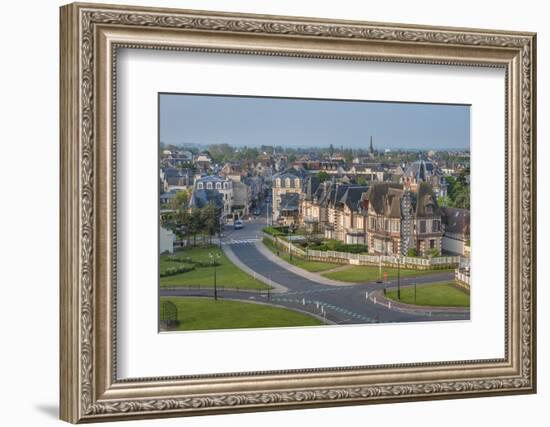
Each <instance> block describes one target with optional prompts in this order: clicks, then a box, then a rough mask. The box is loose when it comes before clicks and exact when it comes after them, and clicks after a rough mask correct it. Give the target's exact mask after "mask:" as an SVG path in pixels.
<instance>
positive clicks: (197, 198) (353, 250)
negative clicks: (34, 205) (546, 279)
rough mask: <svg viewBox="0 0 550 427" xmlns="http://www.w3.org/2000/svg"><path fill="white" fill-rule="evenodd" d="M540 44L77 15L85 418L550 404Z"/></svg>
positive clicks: (70, 63)
mask: <svg viewBox="0 0 550 427" xmlns="http://www.w3.org/2000/svg"><path fill="white" fill-rule="evenodd" d="M535 41H536V37H535V34H533V33H519V32H508V31H495V30H479V29H461V28H460V29H459V28H437V27H422V26H412V25H402V24H381V23H369V22H353V21H329V20H321V19H313V18H296V17H281V16H263V15H243V14H230V13H217V12H204V11H189V10H174V9H157V8H141V7H126V6H124V7H123V6H110V5H93V4H71V5H67V6H63V7H62V8H61V49H60V51H61V85H60V87H61V94H60V96H61V112H60V122H61V130H60V133H61V165H62V169H61V170H62V172H61V208H60V211H61V238H60V241H61V283H60V286H61V289H60V292H61V303H60V306H61V313H60V324H61V351H60V372H61V378H60V382H61V418H62V419H63V420H66V421H69V422H72V423H78V422H91V421H108V420H119V419H120V420H122V419H130V418H154V417H169V416H186V415H187V416H188V415H201V414H216V413H227V412H243V411H260V410H262V411H263V410H281V409H287V408H288V409H290V408H308V407H320V406H330V405H352V404H370V403H386V402H400V401H411V400H430V399H443V398H462V397H479V396H487V395H496V394H520V393H534V392H535V391H536V331H535V326H536V317H535V316H536V299H535V296H536V292H535V291H536V287H535V282H536V253H535V247H536V245H535V236H536V217H535V216H536V182H535V176H536V174H535V158H536V157H535V156H536V145H535V136H536V135H535V131H536V128H535V122H536V117H535V105H536V102H535V93H536V91H535V82H536V78H535V71H536V62H535V59H536V45H535Z"/></svg>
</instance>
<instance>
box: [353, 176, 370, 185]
mask: <svg viewBox="0 0 550 427" xmlns="http://www.w3.org/2000/svg"><path fill="white" fill-rule="evenodd" d="M355 181H356V182H357V184H359V185H367V178H365V177H364V176H363V175H359V176H358V177H357V178H356V179H355Z"/></svg>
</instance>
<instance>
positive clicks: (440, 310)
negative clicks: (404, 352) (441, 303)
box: [369, 285, 470, 316]
mask: <svg viewBox="0 0 550 427" xmlns="http://www.w3.org/2000/svg"><path fill="white" fill-rule="evenodd" d="M419 286H421V285H419ZM394 289H396V288H394V287H392V288H388V290H394ZM369 300H370V301H372V302H373V303H375V304H380V305H383V306H384V307H386V308H388V309H389V310H394V311H400V312H403V313H411V314H420V315H428V316H432V315H436V316H437V315H440V314H468V313H470V308H464V307H431V306H421V305H413V304H406V303H404V302H399V301H395V300H393V299H389V298H386V297H385V296H384V290H383V289H378V290H376V291H373V292H371V293H370V294H369Z"/></svg>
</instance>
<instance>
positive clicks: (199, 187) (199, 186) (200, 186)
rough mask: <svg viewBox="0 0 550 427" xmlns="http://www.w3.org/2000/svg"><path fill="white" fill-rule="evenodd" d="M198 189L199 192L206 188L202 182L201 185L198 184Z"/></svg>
mask: <svg viewBox="0 0 550 427" xmlns="http://www.w3.org/2000/svg"><path fill="white" fill-rule="evenodd" d="M197 188H198V189H199V190H202V189H203V188H204V186H203V184H202V182H199V183H198V184H197Z"/></svg>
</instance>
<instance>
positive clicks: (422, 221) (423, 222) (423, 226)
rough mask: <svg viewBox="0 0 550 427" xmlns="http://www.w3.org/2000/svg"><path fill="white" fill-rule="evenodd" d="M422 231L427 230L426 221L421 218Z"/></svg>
mask: <svg viewBox="0 0 550 427" xmlns="http://www.w3.org/2000/svg"><path fill="white" fill-rule="evenodd" d="M420 232H421V233H425V232H426V221H424V220H421V221H420Z"/></svg>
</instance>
